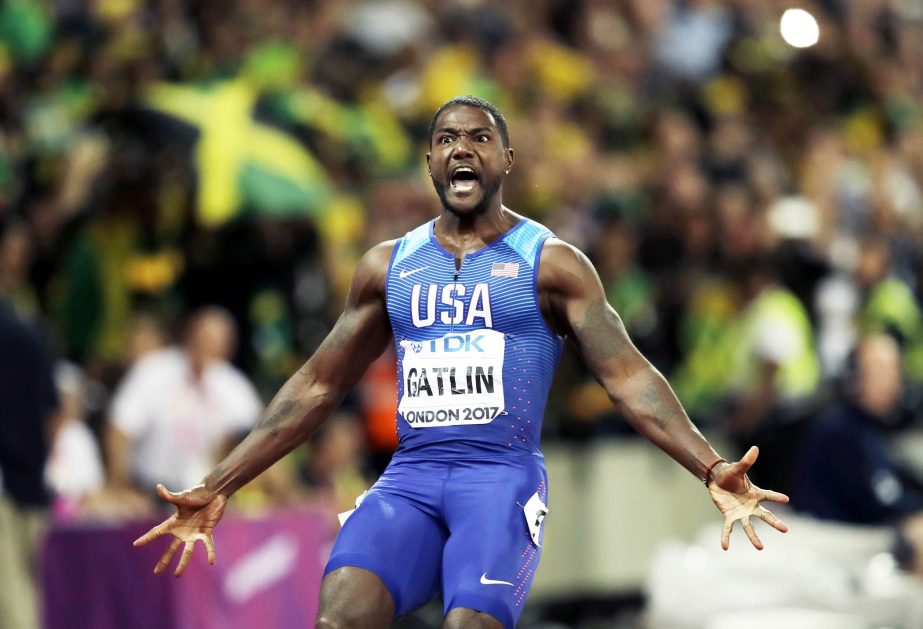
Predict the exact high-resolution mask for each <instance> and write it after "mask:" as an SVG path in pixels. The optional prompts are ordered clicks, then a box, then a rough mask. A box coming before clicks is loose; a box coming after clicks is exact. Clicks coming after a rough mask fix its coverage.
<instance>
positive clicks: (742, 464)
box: [734, 446, 760, 475]
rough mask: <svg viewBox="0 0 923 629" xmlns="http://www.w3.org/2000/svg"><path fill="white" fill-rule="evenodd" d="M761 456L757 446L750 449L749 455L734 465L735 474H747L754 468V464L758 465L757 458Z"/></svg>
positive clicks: (745, 455)
mask: <svg viewBox="0 0 923 629" xmlns="http://www.w3.org/2000/svg"><path fill="white" fill-rule="evenodd" d="M759 455H760V449H759V448H757V447H756V446H750V449H749V450H747V453H746V454H744V455H743V456H742V457H740V460H739V461H738V462H737V464H736V465H734V472H735V473H738V474H741V475H743V474H746V473H747V471H748V470H749V469H750V468H751V467H753V464H754V463H756V458H757V457H758V456H759Z"/></svg>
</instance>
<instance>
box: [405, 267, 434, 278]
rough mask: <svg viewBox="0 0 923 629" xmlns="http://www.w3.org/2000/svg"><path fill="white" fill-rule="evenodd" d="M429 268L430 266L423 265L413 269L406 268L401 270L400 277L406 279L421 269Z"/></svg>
mask: <svg viewBox="0 0 923 629" xmlns="http://www.w3.org/2000/svg"><path fill="white" fill-rule="evenodd" d="M428 268H429V267H428V266H421V267H420V268H419V269H411V270H410V271H408V270H407V269H404V270H403V271H401V273H400V275H399V277H400V278H401V279H404V278H405V277H410V276H411V275H413V274H414V273H419V272H420V271H423V270H425V269H428Z"/></svg>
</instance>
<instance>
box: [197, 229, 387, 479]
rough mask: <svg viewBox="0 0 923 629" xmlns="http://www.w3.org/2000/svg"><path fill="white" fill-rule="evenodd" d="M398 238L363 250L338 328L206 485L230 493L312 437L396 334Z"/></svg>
mask: <svg viewBox="0 0 923 629" xmlns="http://www.w3.org/2000/svg"><path fill="white" fill-rule="evenodd" d="M393 248H394V241H389V242H386V243H382V244H380V245H378V246H376V247H374V248H372V249H371V250H370V251H369V252H368V253H366V254H365V256H363V258H362V260H361V261H360V262H359V266H358V268H357V269H356V273H355V275H354V276H353V281H352V285H351V286H350V290H349V295H348V296H347V298H346V307H345V309H344V310H343V313H342V314H341V315H340V317H339V319H338V320H337V322H336V324H335V325H334V326H333V330H331V331H330V334H328V335H327V338H326V339H324V342H323V343H321V345H320V347H319V348H318V349H317V351H316V352H315V353H314V355H313V356H311V358H310V359H308V361H307V362H306V363H305V364H304V365H302V367H301V369H299V370H298V371H297V372H295V373H294V374H293V375H292V376H291V378H289V380H288V382H286V383H285V384H284V385H283V386H282V388H281V389H280V390H279V392H278V393H277V394H276V396H275V397H274V398H273V399H272V401H271V402H270V403H269V405H268V406H267V408H266V410H265V411H264V413H263V415H262V417H261V418H260V420H259V422H258V423H257V425H256V426H255V427H254V428H253V430H252V431H251V432H250V434H249V435H248V436H247V438H246V439H244V440H243V441H242V442H241V443H240V445H238V446H237V447H236V448H234V450H233V451H232V452H231V453H230V454H229V455H228V456H227V457H226V458H225V459H224V460H223V461H221V463H219V464H218V465H217V466H216V467H215V469H214V470H213V471H212V472H211V473H210V474H209V475H208V476H207V477H206V478H205V481H204V483H205V486H206V487H207V488H209V489H210V490H212V491H214V492H216V493H220V494H222V495H224V496H230V495H231V494H232V493H234V492H235V491H237V490H238V489H239V488H240V487H242V486H243V485H244V484H246V483H247V482H249V481H250V480H252V479H253V478H255V477H256V476H257V475H258V474H260V473H261V472H262V471H263V470H265V469H266V468H268V467H269V466H270V465H272V464H273V463H275V462H276V461H277V460H278V459H279V458H281V457H282V456H284V455H285V454H287V453H288V452H290V451H291V450H292V449H294V448H295V447H296V446H297V445H298V444H300V443H302V442H303V441H304V440H305V439H307V438H308V437H310V436H311V435H312V434H314V432H315V431H316V430H317V429H318V428H319V427H320V425H321V424H322V423H323V422H324V421H326V419H327V418H328V417H329V416H330V415H331V414H332V413H333V411H334V410H336V408H337V407H338V406H339V405H340V403H341V402H342V401H343V398H344V397H345V395H346V393H347V392H348V391H349V390H350V389H351V388H352V387H353V386H354V385H355V384H356V383H357V382H358V381H359V379H360V378H361V377H362V375H363V374H364V373H365V371H366V369H368V367H369V365H370V364H372V362H373V361H374V360H375V359H376V358H378V357H379V356H380V355H381V353H382V352H383V351H384V349H385V347H386V346H387V344H388V342H389V341H390V339H391V326H390V322H389V321H388V314H387V311H386V309H385V276H386V274H387V270H388V263H389V261H390V259H391V252H392V250H393Z"/></svg>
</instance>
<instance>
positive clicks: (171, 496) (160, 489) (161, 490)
mask: <svg viewBox="0 0 923 629" xmlns="http://www.w3.org/2000/svg"><path fill="white" fill-rule="evenodd" d="M156 491H157V497H158V498H160V499H161V500H163V501H164V502H169V503H170V504H174V505H175V504H179V494H175V493H173V492H172V491H170V490H169V489H167V488H166V487H164V486H163V484H162V483H157V487H156Z"/></svg>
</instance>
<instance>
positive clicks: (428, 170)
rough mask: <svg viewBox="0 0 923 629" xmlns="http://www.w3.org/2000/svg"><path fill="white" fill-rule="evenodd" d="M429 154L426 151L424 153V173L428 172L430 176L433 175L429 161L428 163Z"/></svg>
mask: <svg viewBox="0 0 923 629" xmlns="http://www.w3.org/2000/svg"><path fill="white" fill-rule="evenodd" d="M429 156H430V154H429V153H427V154H426V174H428V175H429V176H430V177H432V176H433V170H432V167H431V166H430V163H429Z"/></svg>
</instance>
